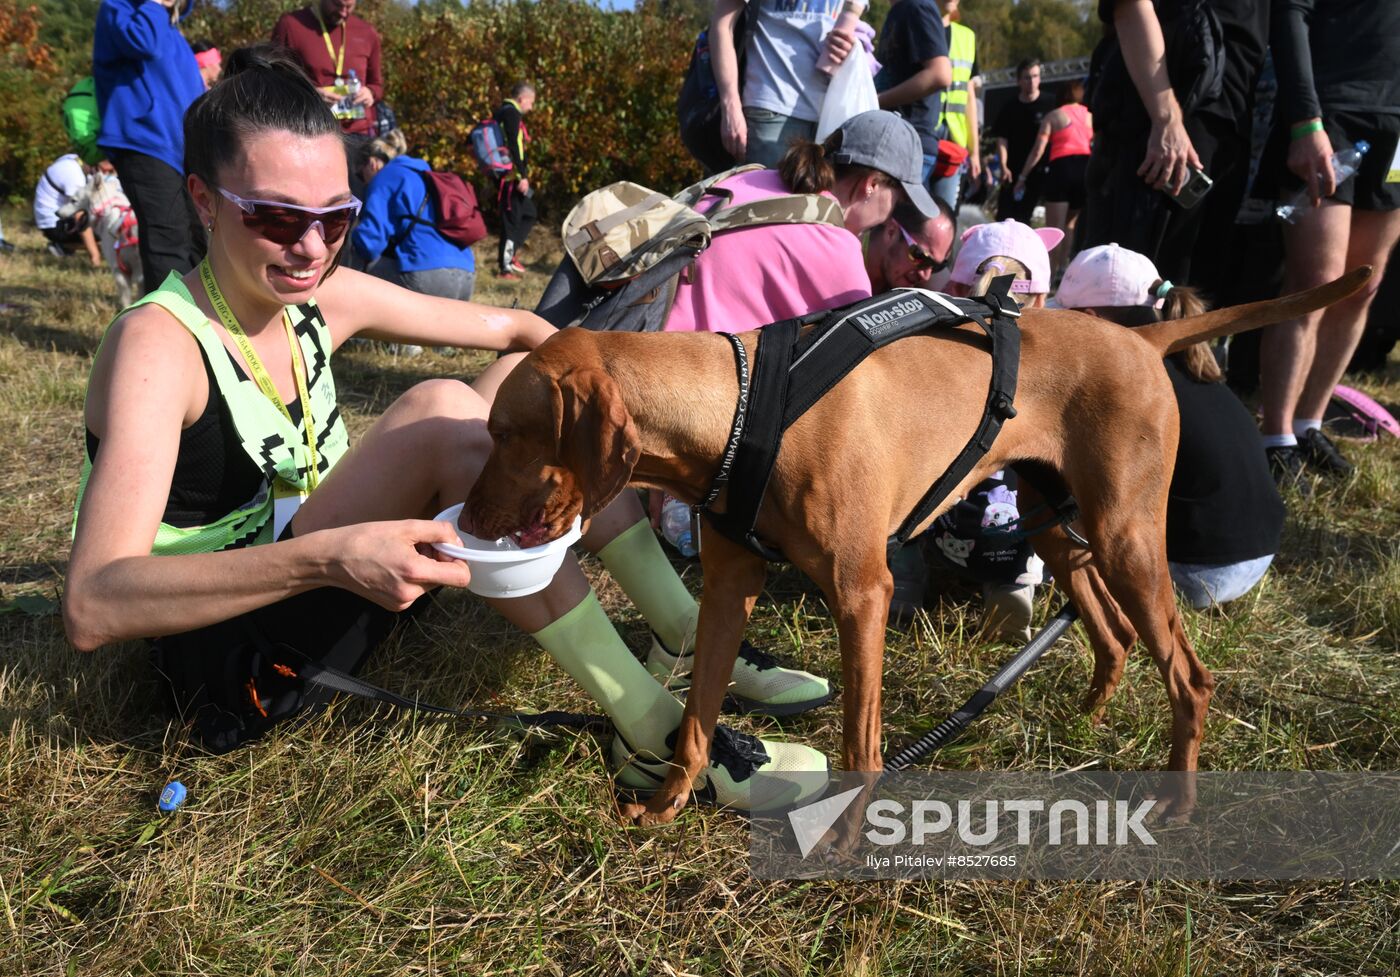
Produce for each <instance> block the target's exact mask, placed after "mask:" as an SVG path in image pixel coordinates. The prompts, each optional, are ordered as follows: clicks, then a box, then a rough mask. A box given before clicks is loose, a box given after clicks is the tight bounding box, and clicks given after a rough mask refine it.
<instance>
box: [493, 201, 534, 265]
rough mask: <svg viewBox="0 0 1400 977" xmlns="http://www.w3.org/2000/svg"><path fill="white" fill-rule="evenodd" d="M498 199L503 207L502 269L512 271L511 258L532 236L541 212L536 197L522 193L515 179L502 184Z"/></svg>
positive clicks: (500, 255)
mask: <svg viewBox="0 0 1400 977" xmlns="http://www.w3.org/2000/svg"><path fill="white" fill-rule="evenodd" d="M496 200H497V203H498V204H499V205H500V208H501V248H500V254H499V257H500V259H501V260H500V270H501V271H510V262H511V259H512V258H513V257H515V252H516V251H517V250H519V249H520V247H521V246H522V245H523V244H524V243H525V239H526V238H527V237H529V236H530V231H531V230H532V229H533V228H534V226H535V219H536V218H537V217H538V216H539V212H538V211H537V210H536V209H535V198H534V197H527V196H525V194H523V193H521V192H520V184H519V183H517V182H516V181H514V180H507V181H506V182H504V183H502V184H501V190H500V194H499V196H498V197H497V198H496Z"/></svg>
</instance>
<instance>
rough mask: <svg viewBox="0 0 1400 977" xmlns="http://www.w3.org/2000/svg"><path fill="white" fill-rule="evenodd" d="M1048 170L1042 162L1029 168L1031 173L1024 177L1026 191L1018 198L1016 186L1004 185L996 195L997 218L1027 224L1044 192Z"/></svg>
mask: <svg viewBox="0 0 1400 977" xmlns="http://www.w3.org/2000/svg"><path fill="white" fill-rule="evenodd" d="M1022 162H1025V160H1022ZM1048 172H1049V167H1048V166H1046V165H1045V164H1044V163H1042V164H1040V165H1039V166H1037V167H1035V168H1034V169H1033V170H1031V175H1030V176H1028V177H1026V192H1025V193H1024V194H1023V195H1022V196H1021V199H1020V200H1017V199H1016V193H1015V191H1016V188H1015V187H1014V186H1013V185H1011V184H1009V183H1008V184H1006V185H1004V186H1003V187H1002V188H1001V193H1000V194H999V195H998V197H997V220H999V221H1004V220H1018V221H1020V222H1021V223H1022V224H1029V223H1030V222H1031V215H1033V214H1034V213H1035V206H1036V204H1038V203H1040V198H1041V196H1043V195H1044V193H1045V177H1046V175H1047V174H1048Z"/></svg>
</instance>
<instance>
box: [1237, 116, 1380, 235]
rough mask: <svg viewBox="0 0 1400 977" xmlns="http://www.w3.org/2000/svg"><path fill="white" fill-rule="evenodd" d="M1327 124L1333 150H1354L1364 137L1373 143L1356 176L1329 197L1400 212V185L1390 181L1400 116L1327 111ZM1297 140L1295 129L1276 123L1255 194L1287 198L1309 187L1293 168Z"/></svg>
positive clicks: (1357, 205) (1361, 206)
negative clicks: (1290, 150) (1290, 162)
mask: <svg viewBox="0 0 1400 977" xmlns="http://www.w3.org/2000/svg"><path fill="white" fill-rule="evenodd" d="M1322 128H1323V131H1325V132H1326V133H1327V138H1328V139H1330V140H1331V142H1332V151H1333V152H1339V151H1341V150H1343V149H1349V148H1350V147H1352V146H1355V145H1356V144H1357V142H1358V141H1360V140H1362V139H1364V140H1366V141H1367V142H1368V143H1370V144H1371V148H1370V150H1369V151H1368V152H1367V153H1366V155H1365V156H1363V157H1361V169H1360V170H1358V171H1357V174H1356V176H1354V177H1353V178H1352V179H1350V180H1347V181H1346V182H1345V183H1343V184H1342V185H1341V186H1339V187H1337V192H1336V193H1334V194H1333V195H1332V196H1331V197H1330V198H1329V199H1331V200H1335V201H1337V203H1341V204H1347V205H1349V206H1351V207H1355V208H1356V209H1357V210H1375V211H1386V210H1400V183H1386V182H1385V178H1386V174H1387V173H1389V172H1390V161H1391V160H1392V159H1394V158H1395V144H1396V140H1397V139H1400V117H1396V116H1385V115H1379V114H1363V113H1357V112H1334V113H1330V114H1324V115H1323V117H1322ZM1291 141H1292V136H1291V133H1290V127H1289V126H1286V125H1277V124H1276V125H1275V126H1274V128H1273V131H1272V132H1270V133H1269V141H1268V143H1267V144H1266V145H1265V147H1264V155H1263V157H1262V158H1261V160H1260V163H1259V176H1258V177H1257V178H1256V180H1255V182H1254V190H1253V191H1252V192H1251V196H1254V197H1259V198H1260V199H1263V200H1287V199H1289V198H1290V197H1292V196H1293V195H1294V194H1295V193H1297V192H1298V191H1299V190H1301V189H1302V188H1303V186H1304V183H1303V181H1302V180H1300V179H1298V178H1297V177H1296V176H1294V175H1293V173H1292V172H1291V171H1290V170H1289V169H1288V146H1289V144H1290V142H1291Z"/></svg>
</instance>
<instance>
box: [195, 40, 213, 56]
mask: <svg viewBox="0 0 1400 977" xmlns="http://www.w3.org/2000/svg"><path fill="white" fill-rule="evenodd" d="M190 50H191V51H193V52H194V53H195V54H203V53H204V52H205V51H212V50H214V42H213V41H190Z"/></svg>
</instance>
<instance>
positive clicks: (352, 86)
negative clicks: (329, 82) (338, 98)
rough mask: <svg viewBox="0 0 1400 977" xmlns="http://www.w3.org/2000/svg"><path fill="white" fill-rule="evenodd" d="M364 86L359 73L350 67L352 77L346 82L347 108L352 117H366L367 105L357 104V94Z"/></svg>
mask: <svg viewBox="0 0 1400 977" xmlns="http://www.w3.org/2000/svg"><path fill="white" fill-rule="evenodd" d="M363 87H364V86H363V85H361V84H360V77H359V75H357V74H355V69H354V68H351V69H350V77H349V79H348V80H347V81H346V82H345V110H346V111H347V112H348V113H349V116H350V118H352V119H363V118H364V117H365V107H364V106H363V105H356V104H355V96H356V95H358V94H360V89H361V88H363Z"/></svg>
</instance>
